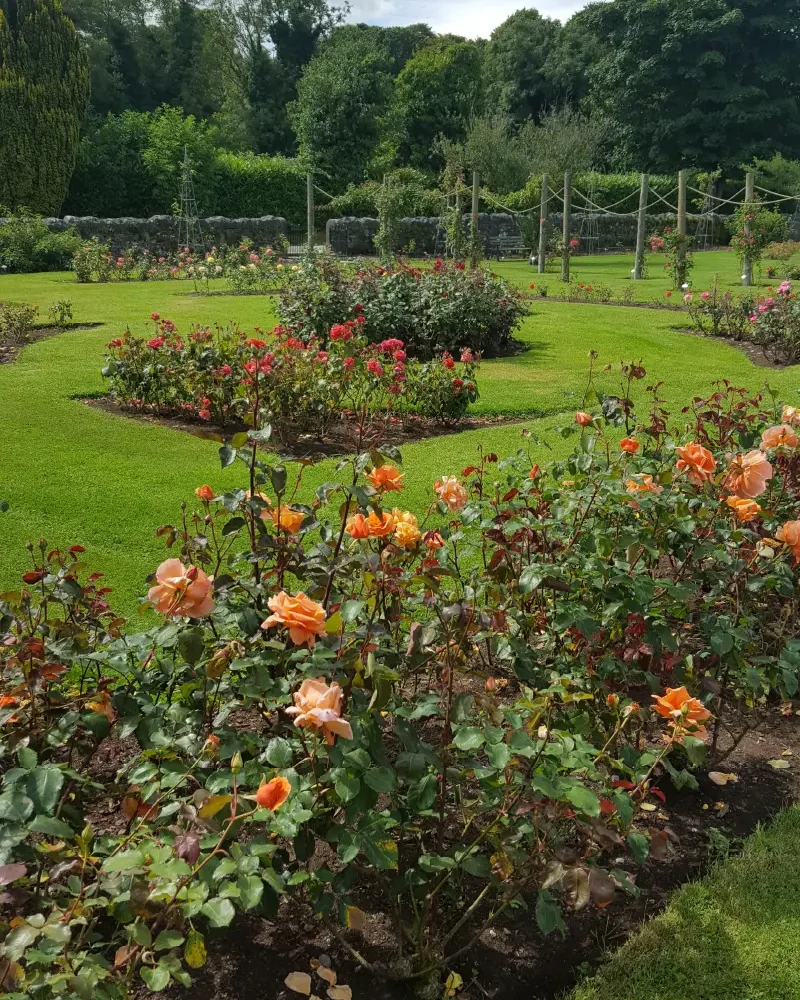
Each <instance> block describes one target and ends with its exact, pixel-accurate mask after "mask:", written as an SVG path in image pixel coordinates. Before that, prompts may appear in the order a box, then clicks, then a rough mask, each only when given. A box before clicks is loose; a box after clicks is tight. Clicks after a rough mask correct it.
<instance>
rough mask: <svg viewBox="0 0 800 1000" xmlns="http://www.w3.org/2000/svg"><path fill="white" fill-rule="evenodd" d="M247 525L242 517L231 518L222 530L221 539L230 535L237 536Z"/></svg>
mask: <svg viewBox="0 0 800 1000" xmlns="http://www.w3.org/2000/svg"><path fill="white" fill-rule="evenodd" d="M246 524H247V521H245V519H244V518H243V517H232V518H231V519H230V521H228V522H227V523H226V524H225V526H224V527H223V529H222V537H223V538H230V536H231V535H236V534H238V533H239V532H240V531H241V530H242V528H243V527H244V526H245V525H246Z"/></svg>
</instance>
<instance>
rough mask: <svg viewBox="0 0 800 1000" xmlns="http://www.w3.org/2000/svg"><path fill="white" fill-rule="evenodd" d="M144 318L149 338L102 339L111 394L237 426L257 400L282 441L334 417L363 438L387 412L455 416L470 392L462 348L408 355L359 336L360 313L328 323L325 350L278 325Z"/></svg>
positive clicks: (139, 406) (150, 408)
mask: <svg viewBox="0 0 800 1000" xmlns="http://www.w3.org/2000/svg"><path fill="white" fill-rule="evenodd" d="M151 319H152V321H153V323H154V324H155V327H154V330H153V332H154V334H155V335H154V336H152V337H135V336H133V334H131V333H130V331H127V332H126V333H125V335H124V336H123V337H120V338H116V339H115V340H112V341H110V342H109V344H108V345H107V347H108V351H109V354H108V356H107V359H106V365H105V367H104V368H103V375H104V376H105V377H106V378H108V379H109V380H110V382H111V392H112V395H113V397H114V398H116V399H117V400H119V401H120V402H121V403H122V404H124V405H125V406H128V407H130V408H132V409H135V410H137V411H146V412H154V413H159V414H165V415H181V416H185V417H188V418H191V419H197V420H201V421H211V422H214V423H216V424H219V425H221V426H225V425H230V424H232V423H233V424H237V423H239V424H241V425H242V426H244V423H243V421H244V420H245V418H246V416H247V415H248V414H249V413H250V412H251V411H252V409H253V405H254V401H256V402H257V403H258V406H259V408H260V410H263V411H264V412H265V413H267V414H268V415H269V419H270V421H271V423H272V426H273V427H274V429H275V432H276V434H277V435H278V436H279V437H281V438H282V439H292V438H293V437H296V435H297V434H298V433H312V434H316V435H317V436H318V437H323V436H324V435H325V433H326V431H327V430H328V429H329V428H330V426H331V423H332V422H333V421H336V420H338V421H344V422H346V423H347V424H349V425H350V426H351V428H352V431H353V435H354V438H355V439H357V440H359V441H362V442H363V440H365V435H367V436H369V437H370V439H373V440H374V439H375V435H376V434H378V433H379V432H380V429H381V427H382V426H383V427H384V428H385V426H386V421H388V420H392V419H395V420H401V421H407V420H408V419H410V418H412V417H425V418H431V419H433V420H436V421H438V422H440V423H444V424H450V423H454V422H457V421H458V420H460V419H461V418H462V417H463V416H464V415H465V414H466V412H467V408H468V406H469V404H470V403H471V402H474V401H475V400H476V399H477V397H478V389H477V381H476V374H477V365H478V360H479V359H478V357H477V356H476V355H474V354H473V353H472V351H470V350H469V348H465V349H464V350H463V351H461V352H460V353H459V355H458V359H459V360H455V359H454V358H453V357H452V356H451V355H450V354H448V353H445V354H444V355H442V356H440V357H438V358H435V359H433V360H431V361H428V362H425V363H422V362H419V361H414V360H410V359H409V358H408V357H407V355H406V351H405V345H404V344H403V341H401V340H397V339H390V340H386V341H383V342H382V343H380V344H369V343H368V342H367V341H366V339H365V337H364V336H363V332H362V331H363V330H364V328H365V322H366V320H365V314H364V313H363V312H359V313H358V314H357V319H356V320H349V321H348V322H347V323H337V324H334V325H333V326H332V327H331V328H330V330H329V331H328V336H327V338H326V343H327V347H326V348H325V349H323V345H322V344H321V343H320V342H318V341H317V340H316V339H315V338H313V337H312V338H311V339H309V340H308V341H302V340H299V339H298V338H297V337H295V336H292V335H291V334H290V333H289V331H288V330H287V329H286V328H285V327H276V328H275V329H274V330H273V331H272V332H271V333H269V334H265V333H263V332H262V331H261V330H259V329H256V330H255V331H254V335H253V336H248V335H247V334H245V333H244V332H243V331H242V330H240V329H239V328H238V327H236V326H229V327H227V328H219V327H218V328H216V329H215V330H213V331H212V330H211V329H209V328H206V327H193V328H192V330H191V331H190V332H189V334H188V336H187V337H186V338H184V337H183V336H182V335H181V334H180V333H179V332H178V330H177V329H176V327H175V324H174V323H172V322H171V321H170V320H168V319H162V318H161V317H160V316H159V315H158V314H156V313H154V314H153V315H152V317H151ZM359 320H360V322H359Z"/></svg>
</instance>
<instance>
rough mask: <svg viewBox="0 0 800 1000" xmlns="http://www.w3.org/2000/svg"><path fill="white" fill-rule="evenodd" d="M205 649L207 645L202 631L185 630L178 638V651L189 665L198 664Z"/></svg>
mask: <svg viewBox="0 0 800 1000" xmlns="http://www.w3.org/2000/svg"><path fill="white" fill-rule="evenodd" d="M204 649H205V643H204V642H203V633H202V632H201V631H200V629H194V628H188V629H184V631H183V632H181V634H180V635H179V636H178V651H179V652H180V654H181V656H182V657H183V658H184V660H185V661H186V662H187V663H190V664H193V663H197V661H198V660H199V659H200V657H201V656H202V655H203V650H204Z"/></svg>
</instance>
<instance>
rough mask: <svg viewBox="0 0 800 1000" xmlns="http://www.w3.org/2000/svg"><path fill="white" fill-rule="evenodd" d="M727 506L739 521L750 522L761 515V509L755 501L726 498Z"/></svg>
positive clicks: (741, 498)
mask: <svg viewBox="0 0 800 1000" xmlns="http://www.w3.org/2000/svg"><path fill="white" fill-rule="evenodd" d="M727 504H728V506H729V507H730V508H731V510H732V511H733V512H734V514H736V516H737V518H738V519H739V520H740V521H752V520H753V518H754V517H758V515H759V514H760V513H761V507H760V506H759V504H757V503H756V502H755V500H746V499H745V498H744V497H728V500H727Z"/></svg>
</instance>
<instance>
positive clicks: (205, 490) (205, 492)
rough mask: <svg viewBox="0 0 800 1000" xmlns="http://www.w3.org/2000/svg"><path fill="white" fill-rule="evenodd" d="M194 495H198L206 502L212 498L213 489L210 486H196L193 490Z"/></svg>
mask: <svg viewBox="0 0 800 1000" xmlns="http://www.w3.org/2000/svg"><path fill="white" fill-rule="evenodd" d="M194 493H195V496H197V497H200V499H201V500H205V501H206V502H208V501H209V500H213V499H214V491H213V490H212V489H211V487H210V486H198V487H197V489H196V490H195V491H194Z"/></svg>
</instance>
